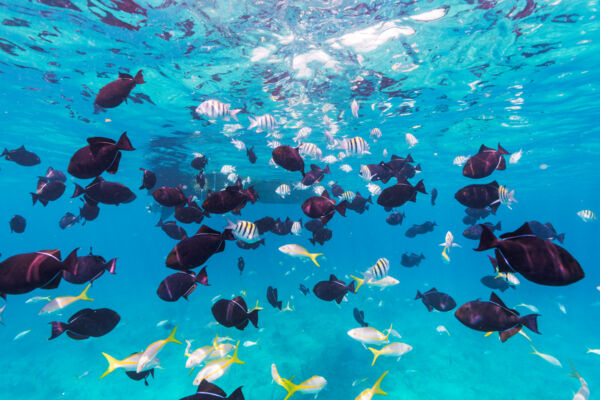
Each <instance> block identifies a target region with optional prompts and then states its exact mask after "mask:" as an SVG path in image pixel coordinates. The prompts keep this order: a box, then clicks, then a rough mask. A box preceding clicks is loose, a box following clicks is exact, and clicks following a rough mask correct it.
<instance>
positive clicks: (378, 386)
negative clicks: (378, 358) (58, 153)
mask: <svg viewBox="0 0 600 400" xmlns="http://www.w3.org/2000/svg"><path fill="white" fill-rule="evenodd" d="M388 372H389V371H385V372H384V373H383V374H382V375H381V376H380V377H379V379H377V382H375V384H374V385H373V387H372V388H371V392H372V393H373V394H374V395H376V394H381V395H387V393H386V392H384V391H383V390H381V381H382V380H383V378H384V377H385V376H386V375H387V373H388Z"/></svg>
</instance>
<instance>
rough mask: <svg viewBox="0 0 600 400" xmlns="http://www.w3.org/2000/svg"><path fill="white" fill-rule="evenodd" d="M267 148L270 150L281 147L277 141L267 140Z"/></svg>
mask: <svg viewBox="0 0 600 400" xmlns="http://www.w3.org/2000/svg"><path fill="white" fill-rule="evenodd" d="M267 146H268V147H269V148H271V149H275V148H276V147H279V146H281V143H279V142H278V141H277V140H269V141H268V142H267Z"/></svg>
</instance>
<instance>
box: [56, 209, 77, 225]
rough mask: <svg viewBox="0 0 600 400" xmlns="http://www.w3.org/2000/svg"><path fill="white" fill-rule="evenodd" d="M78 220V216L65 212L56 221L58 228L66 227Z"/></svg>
mask: <svg viewBox="0 0 600 400" xmlns="http://www.w3.org/2000/svg"><path fill="white" fill-rule="evenodd" d="M78 222H79V216H77V215H74V214H72V213H70V212H67V213H66V214H65V215H63V217H62V218H61V219H60V221H58V226H60V229H67V228H70V227H72V226H73V225H75V224H76V223H78Z"/></svg>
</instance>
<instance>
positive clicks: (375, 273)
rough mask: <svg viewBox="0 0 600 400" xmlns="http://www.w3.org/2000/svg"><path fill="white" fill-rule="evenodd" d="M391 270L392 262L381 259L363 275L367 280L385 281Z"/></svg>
mask: <svg viewBox="0 0 600 400" xmlns="http://www.w3.org/2000/svg"><path fill="white" fill-rule="evenodd" d="M389 270H390V261H389V260H388V259H387V258H380V259H379V260H377V262H376V263H375V264H374V265H373V266H371V268H369V269H368V270H367V271H366V272H365V273H363V275H364V276H365V279H369V278H373V279H374V280H379V279H383V278H385V277H386V276H387V274H388V271H389Z"/></svg>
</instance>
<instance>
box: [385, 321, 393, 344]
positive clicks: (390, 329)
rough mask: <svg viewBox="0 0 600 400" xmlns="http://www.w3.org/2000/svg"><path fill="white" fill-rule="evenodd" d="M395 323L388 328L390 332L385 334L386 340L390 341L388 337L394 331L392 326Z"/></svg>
mask: <svg viewBox="0 0 600 400" xmlns="http://www.w3.org/2000/svg"><path fill="white" fill-rule="evenodd" d="M393 325H394V324H390V328H389V329H388V330H387V331H388V333H387V335H385V340H386V341H388V342H389V341H390V340H389V339H388V337H389V336H390V333H392V326H393Z"/></svg>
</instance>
